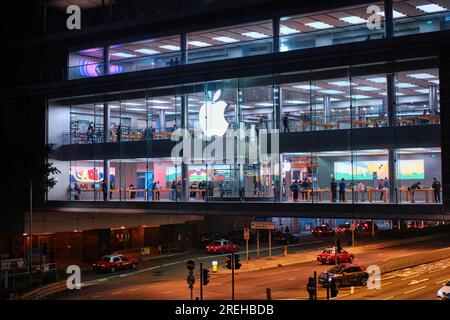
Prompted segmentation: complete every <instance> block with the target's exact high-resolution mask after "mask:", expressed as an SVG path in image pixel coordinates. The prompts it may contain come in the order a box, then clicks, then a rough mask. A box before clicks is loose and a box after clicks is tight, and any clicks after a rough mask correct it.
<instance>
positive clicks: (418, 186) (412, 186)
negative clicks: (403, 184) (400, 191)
mask: <svg viewBox="0 0 450 320" xmlns="http://www.w3.org/2000/svg"><path fill="white" fill-rule="evenodd" d="M421 184H422V183H421V182H420V181H417V182H416V183H413V184H412V185H411V187H409V188H408V191H410V192H411V202H412V203H414V190H418V189H421V186H420V185H421Z"/></svg>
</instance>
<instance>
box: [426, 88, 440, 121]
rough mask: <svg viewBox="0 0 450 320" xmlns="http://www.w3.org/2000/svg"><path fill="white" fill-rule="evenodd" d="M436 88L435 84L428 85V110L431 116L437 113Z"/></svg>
mask: <svg viewBox="0 0 450 320" xmlns="http://www.w3.org/2000/svg"><path fill="white" fill-rule="evenodd" d="M437 88H438V86H437V85H435V84H432V85H430V90H429V93H428V100H429V103H430V110H431V112H432V113H433V114H436V113H437V110H438V92H437Z"/></svg>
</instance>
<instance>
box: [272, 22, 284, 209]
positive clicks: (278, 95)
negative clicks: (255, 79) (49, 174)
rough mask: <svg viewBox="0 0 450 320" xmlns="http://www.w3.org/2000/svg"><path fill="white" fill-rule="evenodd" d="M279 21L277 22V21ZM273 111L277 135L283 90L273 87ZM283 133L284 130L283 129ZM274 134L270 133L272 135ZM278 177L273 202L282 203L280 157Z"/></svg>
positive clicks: (279, 157)
mask: <svg viewBox="0 0 450 320" xmlns="http://www.w3.org/2000/svg"><path fill="white" fill-rule="evenodd" d="M278 21H279V20H278ZM273 94H274V110H273V121H272V128H273V129H274V130H278V133H276V134H279V133H280V132H281V130H282V129H281V118H282V110H281V109H282V105H283V89H282V88H281V87H274V92H273ZM283 131H284V128H283ZM274 133H275V132H274V131H272V134H274ZM277 171H278V176H275V175H274V188H275V190H274V201H275V202H283V162H282V156H281V155H278V164H277Z"/></svg>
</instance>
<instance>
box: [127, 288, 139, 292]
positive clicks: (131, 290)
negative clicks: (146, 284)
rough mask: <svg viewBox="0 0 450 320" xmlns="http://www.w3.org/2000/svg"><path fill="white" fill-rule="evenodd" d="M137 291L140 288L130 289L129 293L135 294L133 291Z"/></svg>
mask: <svg viewBox="0 0 450 320" xmlns="http://www.w3.org/2000/svg"><path fill="white" fill-rule="evenodd" d="M136 290H139V288H133V289H130V290H128V291H130V292H133V291H136Z"/></svg>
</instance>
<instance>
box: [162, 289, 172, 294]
mask: <svg viewBox="0 0 450 320" xmlns="http://www.w3.org/2000/svg"><path fill="white" fill-rule="evenodd" d="M172 292H173V290H170V291H164V292H163V294H169V293H172Z"/></svg>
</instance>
